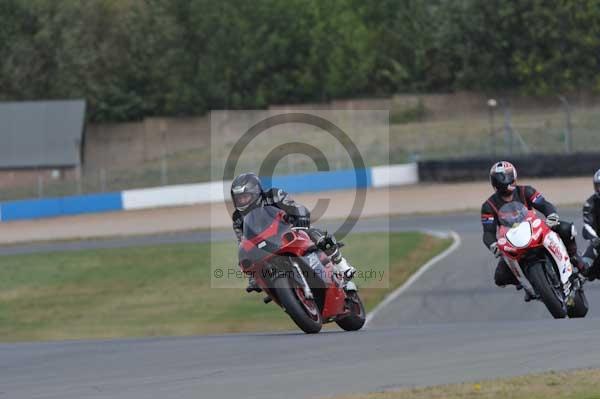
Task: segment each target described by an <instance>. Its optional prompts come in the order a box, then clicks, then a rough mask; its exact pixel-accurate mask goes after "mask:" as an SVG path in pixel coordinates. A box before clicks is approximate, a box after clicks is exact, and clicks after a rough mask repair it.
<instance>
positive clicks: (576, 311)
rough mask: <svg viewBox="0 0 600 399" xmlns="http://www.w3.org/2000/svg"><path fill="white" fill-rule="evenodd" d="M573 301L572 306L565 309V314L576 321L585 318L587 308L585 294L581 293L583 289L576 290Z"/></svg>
mask: <svg viewBox="0 0 600 399" xmlns="http://www.w3.org/2000/svg"><path fill="white" fill-rule="evenodd" d="M574 299H575V303H574V304H573V306H569V307H567V313H568V315H569V318H571V319H578V318H582V317H585V315H586V314H587V312H588V309H589V307H588V301H587V298H586V296H585V292H583V288H580V289H578V290H577V292H576V293H575V298H574Z"/></svg>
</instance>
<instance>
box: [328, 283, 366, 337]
mask: <svg viewBox="0 0 600 399" xmlns="http://www.w3.org/2000/svg"><path fill="white" fill-rule="evenodd" d="M346 295H347V298H346V301H347V303H348V307H349V308H350V314H349V315H348V316H346V317H344V318H341V319H337V320H336V321H335V322H336V324H337V325H338V326H339V327H340V328H341V329H343V330H346V331H357V330H360V329H361V328H362V327H363V326H364V325H365V321H366V320H367V314H366V312H365V307H364V305H363V303H362V300H361V299H360V296H358V292H356V291H349V292H347V293H346Z"/></svg>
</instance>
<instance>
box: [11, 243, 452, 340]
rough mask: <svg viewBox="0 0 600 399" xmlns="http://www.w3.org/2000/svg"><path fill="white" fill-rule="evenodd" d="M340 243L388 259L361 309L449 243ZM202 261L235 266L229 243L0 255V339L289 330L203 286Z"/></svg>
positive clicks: (370, 259)
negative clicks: (384, 281) (386, 276)
mask: <svg viewBox="0 0 600 399" xmlns="http://www.w3.org/2000/svg"><path fill="white" fill-rule="evenodd" d="M388 238H389V240H388ZM345 241H346V242H347V244H348V246H347V248H345V251H344V253H345V255H346V256H347V257H348V259H350V260H351V261H352V262H353V263H354V264H356V265H365V264H369V265H371V264H374V263H384V262H386V260H387V258H388V256H389V259H390V272H391V273H390V282H391V284H390V288H388V289H381V288H372V289H364V290H362V295H363V297H364V299H365V301H366V304H367V307H368V308H372V307H373V306H374V305H375V304H376V303H377V302H378V301H379V300H381V298H382V297H383V296H384V295H385V293H386V292H388V291H389V290H390V289H392V288H393V287H395V286H397V285H398V284H401V283H402V282H403V281H405V280H406V279H407V278H408V276H410V274H412V273H413V272H414V271H415V270H416V269H417V268H418V267H419V266H420V265H421V264H423V263H424V262H425V261H426V260H427V259H429V258H431V257H432V256H433V255H435V254H437V253H439V252H441V251H442V250H443V249H444V248H446V247H447V246H448V245H449V240H441V239H438V238H434V237H431V236H426V235H423V234H420V233H397V234H396V233H394V234H392V235H390V236H387V235H386V234H383V233H382V234H357V235H354V236H351V237H348V238H347V239H346V240H345ZM388 244H389V246H388ZM211 254H212V255H213V258H212V267H214V266H215V265H223V266H227V267H231V268H235V264H236V262H235V256H236V248H235V245H233V244H232V243H217V244H212V245H209V244H174V245H160V246H154V247H138V248H124V249H106V250H85V251H78V252H60V253H45V254H32V255H15V256H5V257H0V341H24V340H27V341H29V340H57V339H82V338H112V337H132V336H163V335H192V334H208V333H222V332H245V331H271V330H284V329H295V326H294V325H293V324H292V322H291V321H290V320H289V319H288V317H287V316H286V315H285V313H283V312H282V311H281V310H280V309H279V308H278V307H277V306H275V305H273V304H270V305H264V304H263V303H262V300H261V298H262V297H261V296H260V295H257V294H252V295H249V294H246V293H245V291H243V289H242V287H243V286H244V285H243V284H244V283H245V282H244V281H239V282H234V283H235V284H234V286H237V288H233V289H232V288H230V289H219V288H211ZM359 268H360V267H359ZM212 283H213V285H214V284H215V281H213V282H212Z"/></svg>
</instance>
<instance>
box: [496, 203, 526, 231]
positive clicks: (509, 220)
mask: <svg viewBox="0 0 600 399" xmlns="http://www.w3.org/2000/svg"><path fill="white" fill-rule="evenodd" d="M528 213H529V211H528V210H527V208H526V207H525V205H523V204H522V203H521V202H516V201H513V202H509V203H508V204H505V205H504V206H502V208H500V210H499V211H498V221H499V222H500V224H501V225H502V226H506V227H513V226H514V225H516V224H519V223H521V222H522V221H524V220H525V219H526V218H527V214H528Z"/></svg>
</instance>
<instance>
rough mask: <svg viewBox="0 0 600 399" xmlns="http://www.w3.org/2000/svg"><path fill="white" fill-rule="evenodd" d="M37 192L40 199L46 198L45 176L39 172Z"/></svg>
mask: <svg viewBox="0 0 600 399" xmlns="http://www.w3.org/2000/svg"><path fill="white" fill-rule="evenodd" d="M37 191H38V198H42V197H43V196H44V176H43V175H42V173H40V171H39V170H38V174H37Z"/></svg>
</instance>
